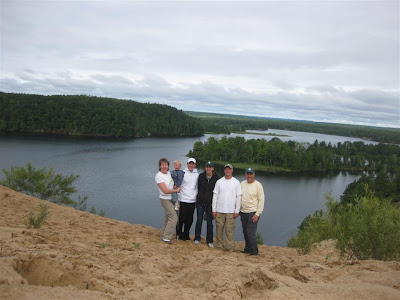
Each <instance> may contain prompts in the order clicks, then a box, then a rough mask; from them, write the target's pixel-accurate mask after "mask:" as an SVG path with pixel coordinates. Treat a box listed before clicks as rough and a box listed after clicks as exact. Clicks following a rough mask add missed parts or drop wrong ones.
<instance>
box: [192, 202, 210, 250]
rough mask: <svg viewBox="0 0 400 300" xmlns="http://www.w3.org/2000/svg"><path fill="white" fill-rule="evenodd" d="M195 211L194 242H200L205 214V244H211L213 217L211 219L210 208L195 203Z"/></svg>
mask: <svg viewBox="0 0 400 300" xmlns="http://www.w3.org/2000/svg"><path fill="white" fill-rule="evenodd" d="M196 211H197V221H196V229H195V232H194V233H195V237H194V239H195V240H196V241H200V240H201V226H202V224H203V216H204V214H206V220H207V236H206V242H207V244H209V243H212V242H213V223H212V221H213V217H212V207H211V205H210V206H206V205H203V204H199V203H196Z"/></svg>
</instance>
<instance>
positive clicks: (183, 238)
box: [182, 236, 190, 241]
mask: <svg viewBox="0 0 400 300" xmlns="http://www.w3.org/2000/svg"><path fill="white" fill-rule="evenodd" d="M182 240H185V241H190V237H188V236H183V237H182Z"/></svg>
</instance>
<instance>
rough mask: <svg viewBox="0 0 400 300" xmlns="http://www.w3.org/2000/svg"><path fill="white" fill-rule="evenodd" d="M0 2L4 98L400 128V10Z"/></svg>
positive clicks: (383, 6)
mask: <svg viewBox="0 0 400 300" xmlns="http://www.w3.org/2000/svg"><path fill="white" fill-rule="evenodd" d="M0 1H1V28H0V30H1V56H0V63H1V66H0V90H1V91H4V92H18V93H35V94H46V95H49V94H86V95H93V96H106V97H113V98H119V99H132V100H136V101H142V102H154V103H164V104H168V105H172V106H175V107H177V108H178V109H182V110H192V111H202V112H214V113H228V114H238V115H251V116H264V117H273V118H287V119H300V120H311V121H324V122H325V121H326V122H338V123H348V124H364V125H372V126H385V127H400V70H399V68H400V54H399V53H400V46H399V39H400V23H399V15H400V11H399V2H400V1H399V0H395V1H384V0H382V1H322V0H319V1H318V0H316V1H255V2H249V1H246V2H245V1H243V2H242V1H220V2H215V1H163V2H156V1H146V2H145V1H111V0H110V1H72V0H70V1H55V0H54V1H50V0H47V1H38V0H36V1H28V0H26V1H18V0H12V1H10V0H0Z"/></svg>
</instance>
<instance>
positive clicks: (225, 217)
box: [215, 212, 236, 251]
mask: <svg viewBox="0 0 400 300" xmlns="http://www.w3.org/2000/svg"><path fill="white" fill-rule="evenodd" d="M235 221H236V220H235V219H234V218H233V214H223V213H219V212H217V218H216V219H215V225H216V227H217V229H216V233H215V247H216V248H218V249H222V248H225V249H226V250H228V251H234V250H235V247H234V246H235V237H234V234H235ZM224 229H225V242H224V239H223V234H224Z"/></svg>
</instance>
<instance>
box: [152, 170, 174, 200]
mask: <svg viewBox="0 0 400 300" xmlns="http://www.w3.org/2000/svg"><path fill="white" fill-rule="evenodd" d="M155 180H156V183H157V187H158V190H159V191H160V199H165V200H171V199H172V195H171V194H165V193H164V192H163V191H162V189H160V187H159V185H158V184H159V183H161V182H164V183H165V186H166V187H167V188H168V189H170V190H172V189H173V187H174V180H173V179H172V176H171V173H170V172H169V171H168V172H167V174H164V173H161V172H158V173H157V174H156V177H155Z"/></svg>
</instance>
